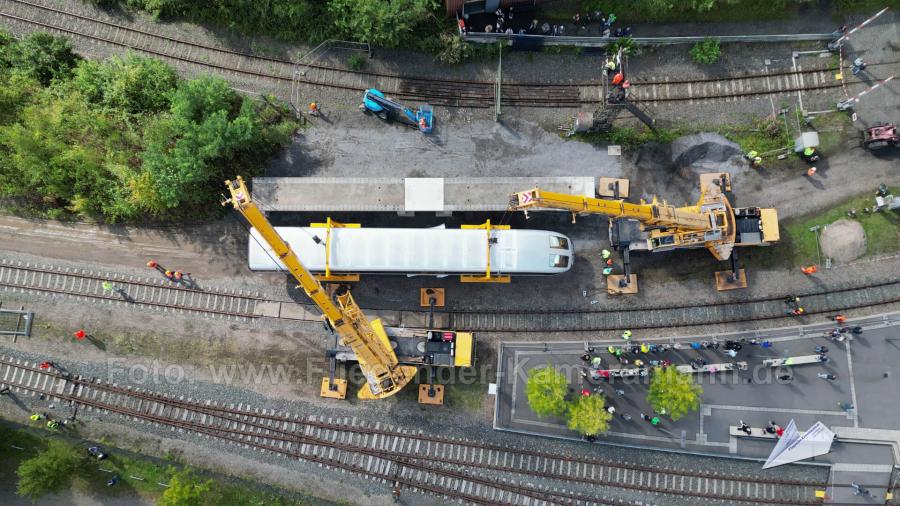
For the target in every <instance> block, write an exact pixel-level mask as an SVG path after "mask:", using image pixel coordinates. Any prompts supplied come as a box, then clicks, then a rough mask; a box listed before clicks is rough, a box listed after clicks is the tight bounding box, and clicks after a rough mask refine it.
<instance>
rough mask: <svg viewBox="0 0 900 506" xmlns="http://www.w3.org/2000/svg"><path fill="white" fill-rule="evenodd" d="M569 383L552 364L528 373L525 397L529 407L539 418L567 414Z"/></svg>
mask: <svg viewBox="0 0 900 506" xmlns="http://www.w3.org/2000/svg"><path fill="white" fill-rule="evenodd" d="M568 386H569V382H568V381H567V380H566V377H565V375H563V373H561V372H559V371H557V370H556V369H554V368H553V367H552V366H551V365H550V364H547V365H546V366H544V367H536V368H534V369H532V370H530V371H528V381H527V382H526V383H525V395H526V396H527V397H528V405H529V406H530V407H531V409H532V410H533V411H534V412H535V413H536V414H537V415H538V416H560V415H562V414H564V413H565V412H566V392H567V390H568Z"/></svg>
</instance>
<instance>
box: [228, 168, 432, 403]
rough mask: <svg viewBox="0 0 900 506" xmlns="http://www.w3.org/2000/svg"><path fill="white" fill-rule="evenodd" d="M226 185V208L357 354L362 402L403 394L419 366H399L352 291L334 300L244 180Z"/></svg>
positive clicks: (237, 180)
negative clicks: (362, 380) (230, 207)
mask: <svg viewBox="0 0 900 506" xmlns="http://www.w3.org/2000/svg"><path fill="white" fill-rule="evenodd" d="M225 184H226V185H227V186H228V190H229V192H231V198H230V199H228V200H226V201H225V202H223V205H226V204H228V203H231V204H232V205H233V206H234V208H235V209H236V210H237V211H238V212H239V213H241V215H243V216H244V218H246V219H247V221H248V222H249V223H250V225H251V226H252V227H253V228H255V229H256V230H257V231H258V232H259V234H260V236H262V238H263V240H265V241H266V243H267V244H268V245H269V247H270V248H272V251H274V252H275V254H276V255H278V259H279V260H281V262H282V263H283V264H284V265H285V266H286V267H287V269H288V271H289V272H290V273H291V275H292V276H294V279H296V280H297V282H298V283H300V286H301V287H302V288H303V290H304V291H305V292H306V295H307V296H309V298H310V299H312V301H313V302H314V303H315V304H316V306H318V307H319V309H321V310H322V313H323V315H324V316H325V318H326V319H327V321H328V323H330V324H331V328H333V329H334V331H335V332H336V333H337V335H338V337H340V339H341V343H342V344H344V345H345V346H349V347H350V348H351V349H352V350H353V352H354V354H355V355H356V358H357V360H358V361H359V366H360V369H362V372H363V375H365V377H366V382H367V385H368V388H362V389H360V391H359V393H358V396H359V398H360V399H381V398H384V397H389V396H391V395H393V394H395V393H397V392H399V391H400V390H401V389H402V388H403V387H404V386H405V385H406V384H407V383H409V382H410V380H412V378H413V377H414V376H415V374H416V371H417V369H416V367H415V366H403V365H400V364H399V362H398V360H397V355H396V354H395V353H394V350H393V348H391V345H390V343H389V342H388V338H387V336H386V335H385V334H384V333H383V331H382V332H380V333H379V332H378V331H376V330H375V329H376V328H378V329H381V325H380V324H379V325H374V326H373V324H372V323H370V322H369V320H368V319H367V318H366V316H365V315H364V314H363V312H362V309H360V307H359V306H358V305H357V304H356V301H354V300H353V296H352V295H351V294H350V291H349V290H346V289H344V290H339V291H338V293H337V294H336V295H335V299H336V301H337V303H335V301H333V300H332V299H331V297H330V296H329V295H328V293H327V292H326V291H325V289H324V288H323V287H322V284H321V283H319V280H317V279H316V278H315V277H314V276H313V275H312V274H311V273H310V272H309V271H308V270H307V269H306V267H304V266H303V263H301V262H300V259H299V258H297V255H296V253H294V251H293V250H292V249H291V247H290V245H289V244H288V243H287V242H286V241H285V240H284V239H282V238H281V236H280V235H278V232H277V231H276V230H275V227H273V226H272V224H271V223H270V222H269V220H268V218H266V216H265V215H264V214H263V212H262V211H261V210H260V209H259V207H258V206H257V205H256V203H255V202H253V201H252V200H251V198H250V192H249V191H248V190H247V186H246V184H245V183H244V180H243V178H241V177H240V176H238V177H237V179H236V180H234V181H226V182H225ZM376 321H377V320H376Z"/></svg>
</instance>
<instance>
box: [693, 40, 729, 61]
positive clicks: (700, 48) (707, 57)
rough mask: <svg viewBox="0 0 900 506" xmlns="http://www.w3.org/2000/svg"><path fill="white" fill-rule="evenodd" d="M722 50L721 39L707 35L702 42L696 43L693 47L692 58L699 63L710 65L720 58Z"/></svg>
mask: <svg viewBox="0 0 900 506" xmlns="http://www.w3.org/2000/svg"><path fill="white" fill-rule="evenodd" d="M721 54H722V50H721V48H720V47H719V41H718V40H717V39H714V38H712V37H706V38H705V39H703V41H702V42H698V43H696V44H694V47H692V48H691V58H693V59H694V61H695V62H697V63H702V64H706V65H709V64H711V63H715V62H717V61H718V60H719V56H720V55H721Z"/></svg>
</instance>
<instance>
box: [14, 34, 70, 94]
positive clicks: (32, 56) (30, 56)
mask: <svg viewBox="0 0 900 506" xmlns="http://www.w3.org/2000/svg"><path fill="white" fill-rule="evenodd" d="M11 57H12V58H11V59H12V64H13V66H14V67H15V68H16V69H17V70H18V71H19V72H22V73H24V74H25V75H27V76H28V77H31V78H32V79H35V80H37V81H38V82H40V83H41V84H43V85H44V86H47V85H49V84H50V82H51V81H53V80H54V79H67V78H69V76H71V75H72V69H73V68H75V65H76V64H77V63H78V60H79V57H78V55H76V54H75V53H74V52H73V51H72V44H71V43H70V42H69V41H68V40H66V39H63V38H60V37H54V36H52V35H50V34H47V33H41V32H36V33H32V34H31V35H29V36H28V37H27V38H25V40H23V41H22V42H20V43H19V44H18V45H17V46H16V49H15V51H13V53H12V55H11Z"/></svg>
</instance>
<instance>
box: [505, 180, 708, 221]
mask: <svg viewBox="0 0 900 506" xmlns="http://www.w3.org/2000/svg"><path fill="white" fill-rule="evenodd" d="M514 197H515V198H514V199H513V200H512V201H511V202H510V204H511V206H512V207H513V208H514V209H522V210H527V209H529V208H548V209H565V210H567V211H571V212H572V213H573V214H582V213H586V214H602V215H605V216H609V217H611V218H634V219H636V220H640V221H641V222H642V223H645V224H647V225H656V224H660V225H666V226H676V227H680V228H685V229H692V230H705V229H707V228H710V219H709V216H707V215H706V214H704V213H702V212H700V211H699V206H690V207H682V208H678V207H675V206H672V205H669V204H666V203H665V202H663V203H662V204H660V203H659V202H658V201H657V200H656V199H655V198H654V199H653V202H651V203H649V204H647V203H645V202H643V201H641V203H640V204H631V203H629V202H625V201H624V200H611V199H599V198H593V197H584V196H581V195H568V194H565V193H555V192H548V191H543V190H541V189H540V188H534V189H532V190H528V191H524V192H518V193H515V194H514Z"/></svg>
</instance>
